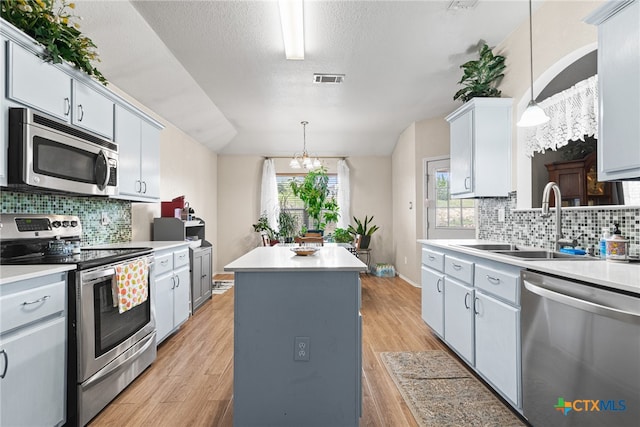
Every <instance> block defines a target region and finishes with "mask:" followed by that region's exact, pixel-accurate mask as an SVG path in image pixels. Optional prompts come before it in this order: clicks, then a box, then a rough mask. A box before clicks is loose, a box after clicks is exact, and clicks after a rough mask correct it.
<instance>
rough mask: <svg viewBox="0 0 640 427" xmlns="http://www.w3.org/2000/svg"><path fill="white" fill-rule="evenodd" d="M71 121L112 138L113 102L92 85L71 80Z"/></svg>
mask: <svg viewBox="0 0 640 427" xmlns="http://www.w3.org/2000/svg"><path fill="white" fill-rule="evenodd" d="M72 99H73V112H72V115H71V122H72V123H73V124H74V125H77V126H79V127H81V128H84V129H87V130H89V131H92V132H94V133H97V134H99V135H102V136H104V137H105V138H107V139H109V140H113V106H114V102H113V101H112V100H111V99H109V98H107V97H106V96H104V95H102V94H101V93H99V92H97V91H96V90H95V89H93V88H92V87H90V86H88V85H86V84H84V83H81V82H79V81H77V80H74V81H73V97H72Z"/></svg>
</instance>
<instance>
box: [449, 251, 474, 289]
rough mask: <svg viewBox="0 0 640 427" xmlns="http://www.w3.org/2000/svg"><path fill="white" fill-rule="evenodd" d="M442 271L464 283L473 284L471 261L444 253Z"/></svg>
mask: <svg viewBox="0 0 640 427" xmlns="http://www.w3.org/2000/svg"><path fill="white" fill-rule="evenodd" d="M444 272H445V273H446V274H447V276H451V277H455V278H456V279H458V280H460V281H462V282H464V283H466V284H469V285H473V263H472V262H469V261H465V260H462V259H460V258H456V257H452V256H449V255H446V256H445V257H444Z"/></svg>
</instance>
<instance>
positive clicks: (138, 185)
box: [136, 179, 142, 193]
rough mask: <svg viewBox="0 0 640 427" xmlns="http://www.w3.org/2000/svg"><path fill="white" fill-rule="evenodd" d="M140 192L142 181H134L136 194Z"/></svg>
mask: <svg viewBox="0 0 640 427" xmlns="http://www.w3.org/2000/svg"><path fill="white" fill-rule="evenodd" d="M140 191H142V181H140V180H139V179H136V193H139V192H140Z"/></svg>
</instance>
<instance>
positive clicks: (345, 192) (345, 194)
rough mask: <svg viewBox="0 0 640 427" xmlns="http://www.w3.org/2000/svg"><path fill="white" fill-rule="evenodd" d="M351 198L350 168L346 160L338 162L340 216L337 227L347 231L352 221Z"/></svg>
mask: <svg viewBox="0 0 640 427" xmlns="http://www.w3.org/2000/svg"><path fill="white" fill-rule="evenodd" d="M350 205H351V198H350V196H349V166H347V161H346V160H338V207H339V208H340V216H339V217H338V223H337V224H336V227H338V228H344V229H346V228H347V227H348V226H349V222H350V221H351V214H350V211H349V206H350Z"/></svg>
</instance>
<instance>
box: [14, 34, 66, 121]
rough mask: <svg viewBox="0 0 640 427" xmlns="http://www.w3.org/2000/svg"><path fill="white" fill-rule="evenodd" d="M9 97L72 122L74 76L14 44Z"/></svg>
mask: <svg viewBox="0 0 640 427" xmlns="http://www.w3.org/2000/svg"><path fill="white" fill-rule="evenodd" d="M8 49H9V55H8V58H9V67H8V68H9V69H8V76H7V79H8V81H7V97H8V98H10V99H12V100H14V101H16V102H19V103H21V104H24V105H28V106H29V107H33V108H35V109H38V110H40V111H43V112H45V113H48V114H50V115H52V116H54V117H57V118H59V119H62V120H65V121H67V122H68V121H69V120H70V114H71V77H70V76H69V75H68V74H66V73H65V72H63V71H62V70H60V69H58V68H57V67H55V66H53V65H51V64H49V63H47V62H45V61H44V60H42V59H41V58H39V57H37V56H36V55H34V54H33V53H32V52H29V51H27V50H25V49H23V48H22V47H20V46H18V45H17V44H15V43H9V45H8Z"/></svg>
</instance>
